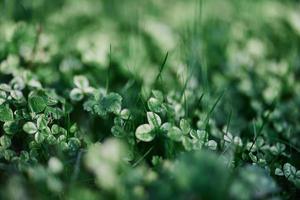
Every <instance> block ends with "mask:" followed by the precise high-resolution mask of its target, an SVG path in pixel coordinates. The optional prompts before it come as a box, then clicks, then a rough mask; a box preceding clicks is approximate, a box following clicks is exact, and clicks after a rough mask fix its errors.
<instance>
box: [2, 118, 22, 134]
mask: <svg viewBox="0 0 300 200" xmlns="http://www.w3.org/2000/svg"><path fill="white" fill-rule="evenodd" d="M18 129H19V126H18V123H17V122H16V121H10V122H5V123H4V125H3V130H4V131H5V133H6V134H8V135H13V134H15V133H16V132H17V131H18Z"/></svg>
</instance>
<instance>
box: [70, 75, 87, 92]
mask: <svg viewBox="0 0 300 200" xmlns="http://www.w3.org/2000/svg"><path fill="white" fill-rule="evenodd" d="M73 81H74V84H75V85H76V87H78V88H79V89H84V88H87V87H89V81H88V79H87V78H86V77H85V76H75V77H74V80H73Z"/></svg>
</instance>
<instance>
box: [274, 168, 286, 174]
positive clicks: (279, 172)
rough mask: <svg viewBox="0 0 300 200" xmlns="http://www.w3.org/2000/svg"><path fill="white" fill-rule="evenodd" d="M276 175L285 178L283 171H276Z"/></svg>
mask: <svg viewBox="0 0 300 200" xmlns="http://www.w3.org/2000/svg"><path fill="white" fill-rule="evenodd" d="M275 175H277V176H283V175H284V174H283V171H282V170H281V169H279V168H276V169H275Z"/></svg>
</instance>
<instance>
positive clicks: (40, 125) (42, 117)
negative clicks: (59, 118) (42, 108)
mask: <svg viewBox="0 0 300 200" xmlns="http://www.w3.org/2000/svg"><path fill="white" fill-rule="evenodd" d="M47 123H48V122H47V120H46V118H45V115H40V116H39V117H38V118H37V121H36V124H37V127H38V129H39V130H42V129H45V128H47Z"/></svg>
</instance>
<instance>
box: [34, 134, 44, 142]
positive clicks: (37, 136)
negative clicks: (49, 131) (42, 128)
mask: <svg viewBox="0 0 300 200" xmlns="http://www.w3.org/2000/svg"><path fill="white" fill-rule="evenodd" d="M44 139H45V135H44V134H43V133H40V132H37V133H36V134H35V135H34V140H35V141H36V142H37V143H38V144H40V143H42V142H43V141H44Z"/></svg>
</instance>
